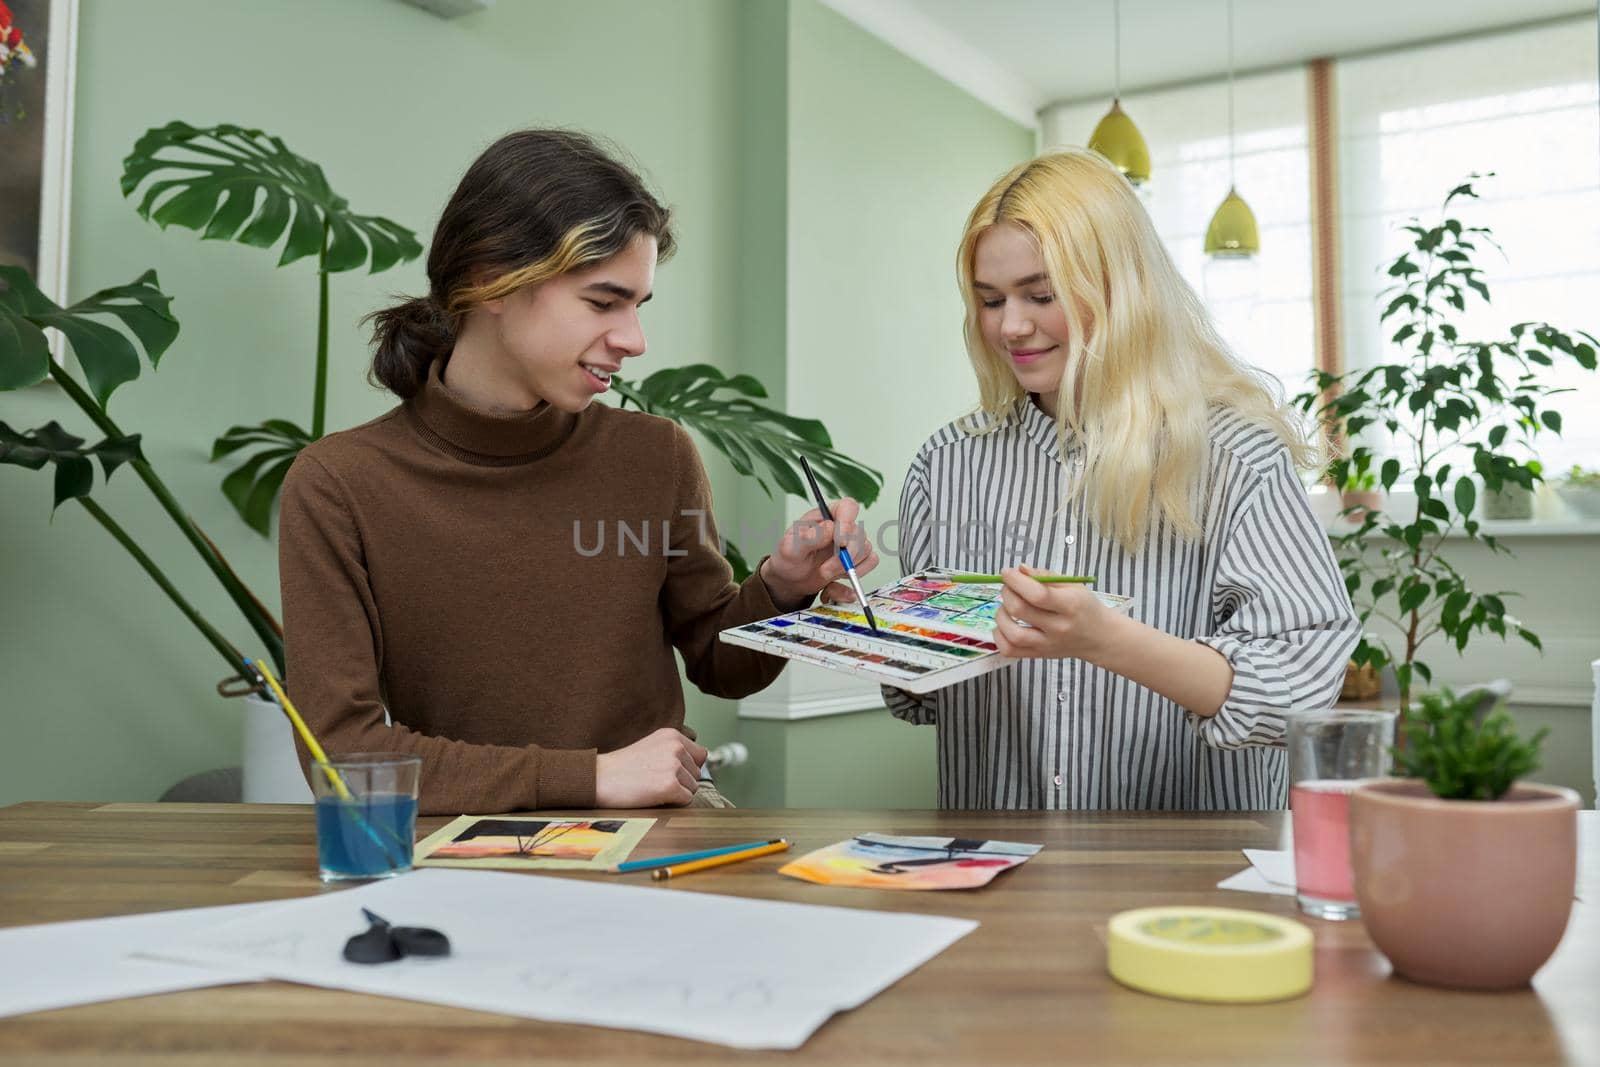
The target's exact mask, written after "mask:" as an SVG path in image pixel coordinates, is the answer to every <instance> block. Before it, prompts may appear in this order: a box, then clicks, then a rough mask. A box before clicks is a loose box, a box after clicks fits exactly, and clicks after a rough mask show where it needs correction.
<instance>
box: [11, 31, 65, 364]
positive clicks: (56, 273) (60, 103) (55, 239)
mask: <svg viewBox="0 0 1600 1067" xmlns="http://www.w3.org/2000/svg"><path fill="white" fill-rule="evenodd" d="M10 6H11V9H12V11H13V12H14V13H15V14H16V16H17V20H18V27H19V28H20V29H21V30H22V31H23V34H24V42H25V43H28V44H29V46H30V48H32V49H35V55H36V57H37V59H38V61H39V65H40V67H42V70H40V71H39V73H40V74H41V75H42V76H43V79H44V94H43V101H44V106H43V114H42V115H37V116H35V115H29V116H27V119H26V120H36V121H39V122H41V123H42V125H43V134H42V137H43V143H42V145H41V147H40V153H39V164H38V170H37V177H36V180H34V178H33V176H31V175H29V176H28V180H27V181H25V182H23V183H22V188H21V191H22V192H23V193H24V194H25V195H35V196H37V198H38V217H39V231H38V246H37V249H36V250H34V252H35V255H34V263H33V267H34V270H33V273H34V280H35V282H36V283H37V284H38V286H39V290H40V291H41V292H42V293H44V295H45V296H47V297H49V298H50V299H51V300H53V301H55V302H56V303H57V304H62V305H65V304H66V303H67V302H68V300H67V285H68V281H69V275H68V259H69V256H68V252H69V248H70V241H71V232H72V225H71V224H72V136H73V110H74V107H73V89H74V86H75V85H76V83H77V53H78V47H77V44H78V42H77V38H78V0H33V2H32V3H25V2H23V0H10ZM41 9H43V10H46V11H47V12H48V16H47V18H46V19H45V32H44V35H43V40H42V41H40V40H39V37H40V34H39V33H38V31H37V30H36V29H34V30H33V32H32V35H31V40H30V35H29V31H30V26H29V25H28V24H27V23H25V22H23V18H24V17H25V16H24V13H25V12H26V13H28V16H29V17H30V18H32V17H37V15H38V12H39V11H40V10H41ZM8 132H9V131H8ZM12 188H17V186H15V185H13V186H12ZM7 258H8V259H9V258H11V257H7ZM49 334H50V347H51V352H52V354H53V355H54V357H55V358H56V359H57V360H59V359H61V358H62V355H63V352H64V345H63V342H62V339H61V337H60V335H59V334H58V333H57V331H54V330H51V331H49Z"/></svg>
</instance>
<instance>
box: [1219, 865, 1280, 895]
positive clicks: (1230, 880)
mask: <svg viewBox="0 0 1600 1067" xmlns="http://www.w3.org/2000/svg"><path fill="white" fill-rule="evenodd" d="M1217 888H1218V889H1237V890H1239V891H1240V892H1242V893H1276V894H1278V895H1279V896H1287V897H1292V896H1294V886H1292V885H1279V884H1278V883H1276V882H1269V881H1267V878H1266V875H1264V874H1262V873H1261V872H1260V871H1258V870H1256V869H1255V868H1254V867H1246V868H1245V869H1244V870H1242V871H1240V872H1239V873H1238V874H1232V875H1229V876H1228V877H1226V878H1224V879H1223V880H1222V881H1220V882H1218V883H1217Z"/></svg>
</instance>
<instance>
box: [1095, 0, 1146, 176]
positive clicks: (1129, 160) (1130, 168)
mask: <svg viewBox="0 0 1600 1067" xmlns="http://www.w3.org/2000/svg"><path fill="white" fill-rule="evenodd" d="M1111 19H1112V38H1111V40H1112V45H1111V51H1112V56H1113V59H1112V66H1113V73H1112V81H1111V86H1112V89H1111V110H1110V111H1107V112H1106V116H1105V118H1103V119H1101V120H1100V122H1099V124H1098V125H1096V126H1095V128H1094V133H1092V134H1090V135H1089V147H1090V148H1091V149H1093V150H1094V151H1096V152H1099V153H1100V154H1101V155H1102V156H1105V157H1106V158H1107V159H1108V160H1110V161H1111V163H1112V165H1113V166H1115V167H1116V168H1117V169H1118V170H1120V171H1121V172H1122V174H1123V176H1124V177H1125V178H1127V179H1128V180H1129V181H1130V182H1132V183H1133V184H1134V185H1143V184H1144V183H1145V182H1147V181H1149V180H1150V149H1149V148H1147V147H1146V146H1145V143H1144V135H1143V134H1141V133H1140V132H1139V127H1137V126H1135V125H1134V124H1133V120H1132V119H1130V118H1129V117H1128V113H1127V112H1125V111H1123V110H1122V100H1121V97H1122V0H1113V3H1112V6H1111Z"/></svg>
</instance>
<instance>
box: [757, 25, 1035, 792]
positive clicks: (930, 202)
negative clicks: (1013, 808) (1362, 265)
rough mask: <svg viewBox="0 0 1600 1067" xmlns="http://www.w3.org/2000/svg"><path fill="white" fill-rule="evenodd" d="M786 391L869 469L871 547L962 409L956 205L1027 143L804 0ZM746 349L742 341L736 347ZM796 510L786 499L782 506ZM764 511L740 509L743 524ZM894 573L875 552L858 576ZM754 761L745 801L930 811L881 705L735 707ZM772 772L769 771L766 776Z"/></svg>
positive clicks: (795, 48)
mask: <svg viewBox="0 0 1600 1067" xmlns="http://www.w3.org/2000/svg"><path fill="white" fill-rule="evenodd" d="M788 6H789V22H788V33H789V47H788V51H787V58H788V62H787V75H788V108H787V113H788V122H787V130H788V144H787V168H788V169H787V173H788V179H787V183H786V186H787V211H786V215H787V218H788V231H787V255H786V261H787V268H788V278H787V302H786V311H785V316H784V346H785V351H786V353H787V359H786V368H785V369H786V374H785V384H784V396H785V397H786V398H787V401H788V408H789V410H790V411H792V412H794V413H796V414H804V415H811V416H815V417H819V418H822V419H824V420H825V421H826V422H827V425H828V428H829V430H830V432H831V433H832V434H833V438H834V443H835V445H837V446H838V447H839V448H840V449H841V450H842V451H844V452H845V453H847V454H848V455H851V456H853V457H855V458H857V459H859V460H861V461H862V462H864V463H866V464H867V465H869V466H872V467H875V468H877V469H878V470H879V471H881V472H882V473H883V475H884V488H883V492H882V494H881V495H880V496H879V498H878V500H877V503H876V504H874V505H873V506H872V507H871V508H869V509H868V510H867V512H866V513H865V514H866V519H867V522H868V526H869V529H870V530H871V531H872V532H873V535H874V537H875V538H877V539H878V541H879V543H880V545H882V546H883V547H888V548H892V547H894V546H895V545H896V543H897V541H898V537H897V534H896V533H895V531H894V529H893V528H892V527H890V528H887V529H886V528H885V524H886V523H893V522H894V520H895V519H896V516H897V514H898V511H899V503H900V486H901V483H902V482H903V481H904V480H905V472H906V468H907V466H908V465H909V463H910V461H911V457H912V456H913V455H914V454H915V453H916V450H917V447H918V446H919V445H921V444H922V442H923V441H924V440H925V439H926V438H927V437H928V435H929V434H931V433H932V432H933V431H934V430H935V429H937V428H938V427H939V426H941V425H943V424H944V423H945V422H947V421H949V420H950V419H952V418H954V417H956V416H957V415H960V414H961V413H962V412H964V411H966V410H968V409H969V408H970V407H971V406H972V404H973V403H974V401H976V399H977V387H976V385H975V383H974V380H973V377H972V373H971V370H970V369H969V367H968V364H967V358H966V352H965V349H964V348H963V346H962V343H961V315H962V309H961V300H960V296H959V294H958V293H957V290H956V284H955V249H956V244H957V242H958V241H959V240H960V236H961V229H962V226H963V225H964V224H965V222H966V217H967V213H968V212H969V211H971V210H972V205H973V204H974V203H975V202H976V201H977V199H978V197H979V196H980V195H981V194H982V193H983V191H984V190H985V189H987V188H988V187H989V185H990V184H991V183H992V182H993V181H994V179H995V178H997V177H999V176H1000V175H1001V174H1002V173H1004V172H1005V171H1006V170H1007V169H1009V168H1010V167H1012V166H1014V165H1015V164H1017V163H1019V162H1021V161H1022V160H1024V159H1027V158H1028V157H1029V156H1031V155H1032V154H1033V148H1034V131H1033V130H1032V129H1031V128H1029V127H1023V126H1019V125H1017V124H1016V123H1015V122H1012V121H1011V120H1010V119H1008V118H1005V117H1004V116H1002V115H1000V114H999V113H997V112H995V111H993V110H991V109H990V108H989V107H987V106H986V105H984V104H982V103H980V102H978V101H977V100H975V99H974V98H972V97H971V96H969V95H968V94H967V93H966V92H964V91H963V90H961V89H958V88H956V87H955V86H953V85H951V84H950V83H949V82H946V81H945V80H943V79H942V78H940V77H939V76H938V75H936V74H934V73H933V72H931V71H930V70H928V69H927V68H926V67H923V66H921V65H920V64H918V63H916V62H914V61H912V60H910V59H908V58H906V57H905V56H904V55H902V54H900V53H899V52H897V51H895V50H894V49H892V48H890V47H889V46H888V45H886V44H884V43H883V42H882V41H880V40H878V39H877V38H875V37H872V36H870V35H868V34H866V33H864V32H862V31H861V30H860V29H859V28H857V27H856V26H855V25H854V24H852V23H851V22H849V21H848V20H846V19H845V18H844V17H843V16H841V15H839V14H837V13H836V12H834V11H832V10H831V9H829V8H826V7H824V6H822V5H821V4H819V3H816V2H815V0H794V2H793V3H792V4H789V5H788ZM747 351H748V349H747ZM810 506H811V502H810V501H809V500H801V499H798V498H791V499H790V500H789V501H788V511H787V514H788V515H789V516H794V515H797V514H799V513H801V512H802V511H804V510H806V509H807V508H809V507H810ZM777 511H778V509H777V508H775V507H773V506H771V505H765V506H756V505H747V506H744V507H743V508H742V509H741V512H740V518H741V520H742V521H744V522H746V523H749V524H752V525H753V524H754V523H755V522H756V521H758V520H764V519H765V518H766V517H767V516H769V515H773V514H775V513H776V512H777ZM898 573H899V568H898V563H897V561H896V559H895V558H894V557H893V556H890V555H885V556H884V559H883V564H882V566H881V568H880V569H879V570H878V571H877V572H876V573H875V574H874V575H873V576H872V578H871V580H870V582H869V583H868V584H869V585H871V584H878V583H880V582H882V581H886V580H889V579H891V578H893V577H895V576H897V575H898ZM741 737H742V738H744V739H745V740H746V743H747V744H748V745H749V747H750V750H751V753H752V764H753V765H755V764H757V763H758V762H759V763H760V766H759V770H760V773H759V775H755V776H752V777H753V778H754V779H755V780H754V781H753V782H752V786H751V791H750V792H749V794H748V799H749V800H750V801H751V802H752V803H760V804H763V805H776V804H780V803H781V804H783V805H787V806H791V807H843V808H853V807H869V808H870V807H890V808H893V807H905V808H909V807H932V806H933V805H934V803H935V801H936V781H937V771H936V766H935V763H934V737H933V730H932V729H931V728H918V727H912V726H908V725H906V724H905V723H902V722H899V721H897V720H895V719H892V718H891V717H890V716H889V714H888V713H887V712H886V711H884V710H883V709H882V708H878V709H876V710H864V711H861V712H857V713H853V714H847V715H838V716H828V717H822V718H811V719H802V720H798V721H793V722H778V721H771V720H760V721H758V720H748V719H747V720H744V721H743V722H742V723H741ZM780 770H781V777H780Z"/></svg>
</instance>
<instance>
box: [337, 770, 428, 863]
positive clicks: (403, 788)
mask: <svg viewBox="0 0 1600 1067" xmlns="http://www.w3.org/2000/svg"><path fill="white" fill-rule="evenodd" d="M421 771H422V757H421V756H406V755H397V754H394V753H389V752H374V753H356V754H354V755H349V756H334V757H332V758H331V759H330V760H329V761H328V762H327V763H325V764H313V765H312V768H311V791H312V793H313V794H314V795H315V796H316V800H317V867H318V870H319V871H320V873H321V875H322V880H323V881H324V882H343V881H349V880H352V879H368V878H392V877H394V876H395V875H397V874H404V873H405V872H406V871H409V870H410V869H411V853H412V846H413V844H414V843H415V841H416V830H417V782H418V780H419V778H420V777H421Z"/></svg>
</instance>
